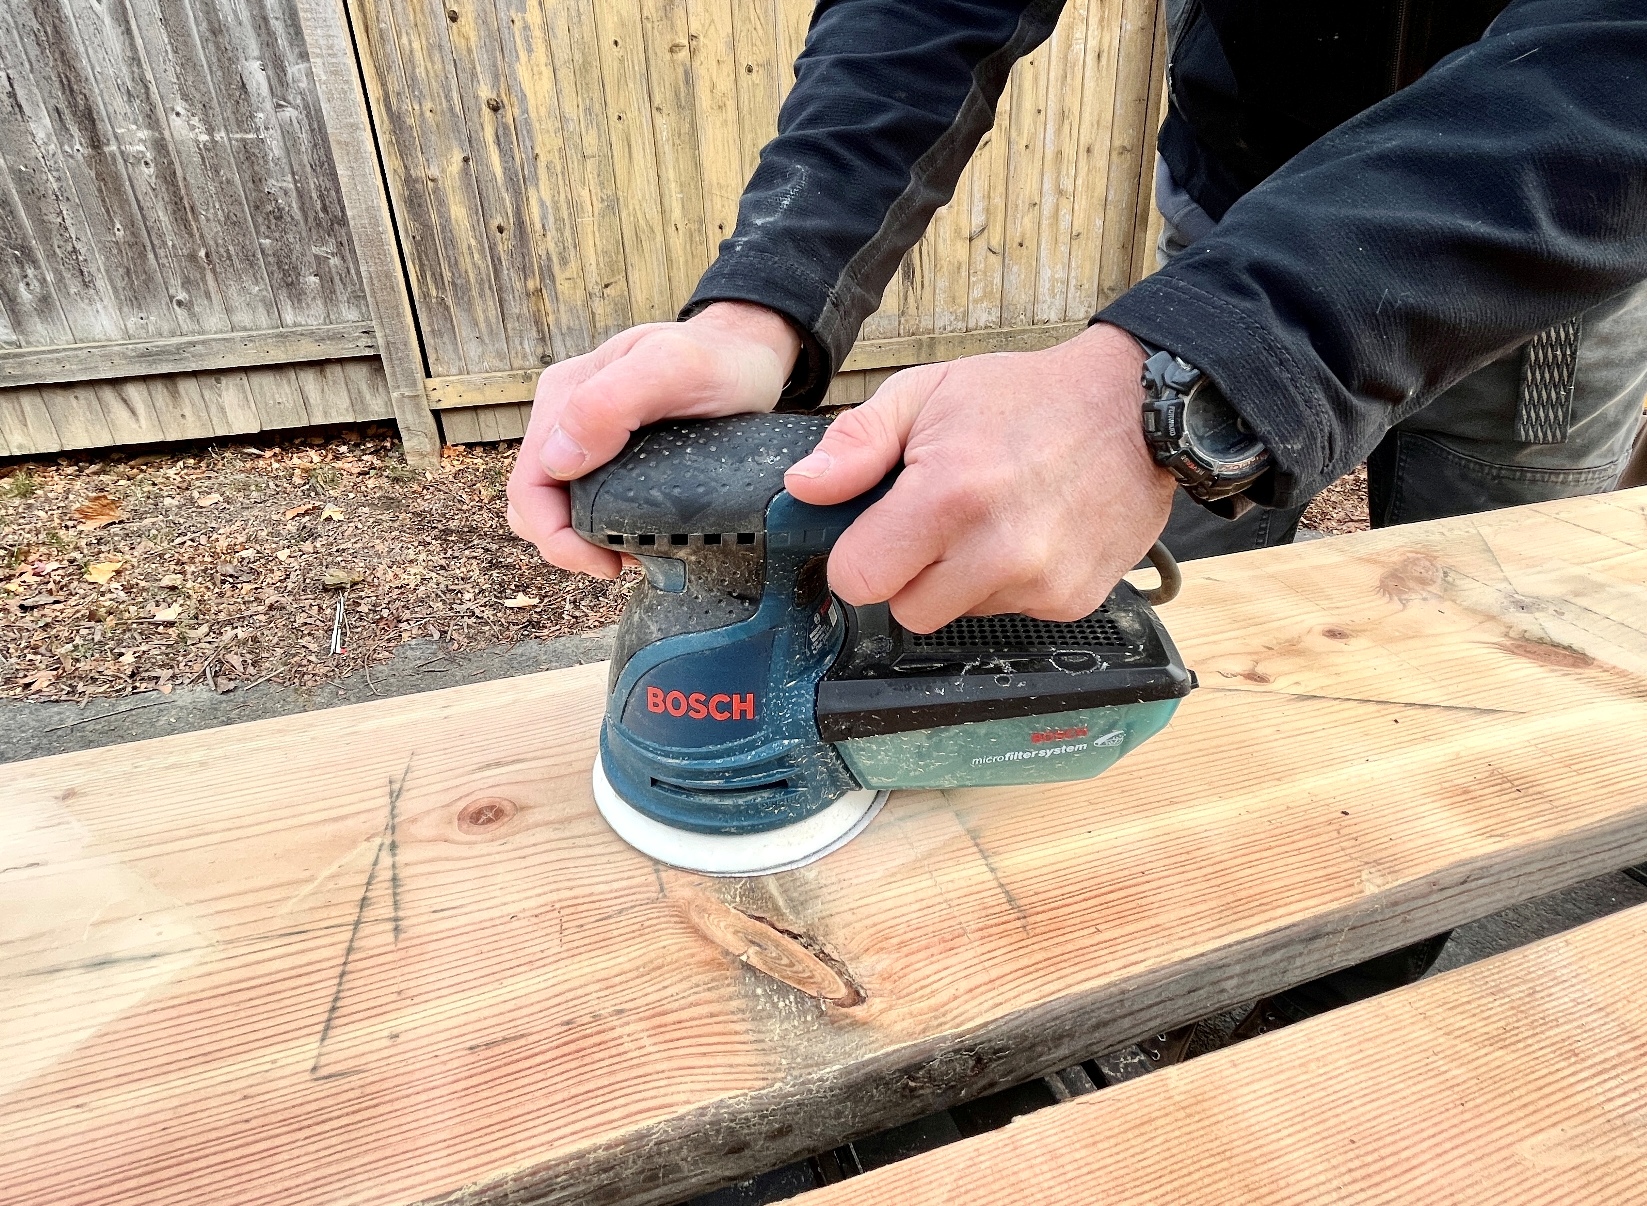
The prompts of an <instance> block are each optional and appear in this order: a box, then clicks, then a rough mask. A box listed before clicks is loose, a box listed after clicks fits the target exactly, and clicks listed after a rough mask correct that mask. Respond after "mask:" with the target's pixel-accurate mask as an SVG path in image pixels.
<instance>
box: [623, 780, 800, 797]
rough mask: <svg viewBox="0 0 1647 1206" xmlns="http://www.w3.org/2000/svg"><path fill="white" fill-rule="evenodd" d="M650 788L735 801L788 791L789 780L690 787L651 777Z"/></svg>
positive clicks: (670, 792) (674, 794)
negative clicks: (727, 785) (733, 785)
mask: <svg viewBox="0 0 1647 1206" xmlns="http://www.w3.org/2000/svg"><path fill="white" fill-rule="evenodd" d="M652 788H653V790H654V791H662V792H668V793H669V794H670V795H673V796H680V797H681V798H682V799H686V800H690V799H693V798H697V799H702V798H704V797H706V796H707V797H717V798H719V799H722V800H728V801H736V800H739V799H742V798H744V797H746V796H748V797H753V796H764V795H766V794H768V793H769V792H774V791H788V790H789V780H788V779H773V780H772V781H771V782H770V783H745V784H741V785H739V786H737V787H715V786H714V785H712V784H708V783H694V784H692V786H690V787H682V786H681V785H680V784H678V783H670V782H667V781H666V780H663V779H653V780H652Z"/></svg>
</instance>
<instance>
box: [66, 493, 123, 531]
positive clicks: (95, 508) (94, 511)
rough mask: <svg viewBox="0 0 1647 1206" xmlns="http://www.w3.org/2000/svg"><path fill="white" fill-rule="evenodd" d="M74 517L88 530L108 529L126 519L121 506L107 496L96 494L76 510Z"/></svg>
mask: <svg viewBox="0 0 1647 1206" xmlns="http://www.w3.org/2000/svg"><path fill="white" fill-rule="evenodd" d="M74 517H75V518H76V519H78V520H79V521H80V522H81V524H82V525H83V526H84V527H86V528H94V529H95V528H101V527H106V526H107V525H109V524H111V523H119V522H120V521H121V520H122V519H125V518H126V513H125V512H124V511H122V510H121V509H120V504H119V503H117V502H115V501H114V499H112V498H110V497H109V496H108V495H107V494H94V495H92V496H91V497H90V498H88V499H87V500H86V501H85V502H83V503H81V504H80V505H79V506H78V507H76V508H75V509H74Z"/></svg>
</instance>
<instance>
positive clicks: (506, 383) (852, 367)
mask: <svg viewBox="0 0 1647 1206" xmlns="http://www.w3.org/2000/svg"><path fill="white" fill-rule="evenodd" d="M1085 329H1086V323H1085V322H1061V323H1049V324H1047V325H1046V326H1039V327H1016V328H1012V329H1009V330H1001V329H999V328H997V329H994V330H989V329H986V330H982V331H952V332H947V333H945V334H942V335H900V336H896V337H894V338H892V339H866V340H860V341H859V342H858V343H857V344H856V345H854V347H853V349H852V351H851V352H850V353H849V354H848V355H847V358H846V362H845V364H844V365H843V366H842V371H843V372H856V371H861V370H863V369H878V368H902V367H905V366H907V365H911V364H931V363H933V362H934V361H938V360H954V359H955V358H956V357H958V356H975V355H977V354H978V353H980V352H1032V351H1036V350H1038V349H1040V348H1049V347H1051V346H1052V345H1053V344H1056V343H1062V342H1063V341H1064V340H1066V339H1070V338H1073V337H1074V336H1076V335H1079V334H1080V333H1081V332H1082V331H1083V330H1085ZM540 375H541V370H539V369H520V370H515V371H510V372H507V373H476V374H472V375H468V376H459V377H431V378H429V380H428V381H426V382H425V383H424V385H425V389H426V390H427V392H428V398H429V406H430V407H431V408H432V409H435V410H443V409H446V408H448V407H454V406H488V405H495V404H497V403H500V402H528V401H530V400H531V398H532V395H533V391H534V390H535V389H536V388H537V383H538V377H539V376H540Z"/></svg>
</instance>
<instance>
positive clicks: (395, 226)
mask: <svg viewBox="0 0 1647 1206" xmlns="http://www.w3.org/2000/svg"><path fill="white" fill-rule="evenodd" d="M809 14H810V4H809V3H808V0H439V2H437V0H349V7H348V9H347V11H345V9H344V8H343V6H342V5H341V4H340V3H339V0H131V2H130V3H129V4H126V5H110V4H103V3H98V2H97V0H30V2H29V3H27V4H23V5H8V6H4V12H0V71H3V73H4V76H5V82H6V84H7V88H8V103H7V104H6V105H5V106H4V107H3V111H0V245H3V249H4V252H5V257H6V263H5V265H4V270H3V271H0V454H6V453H10V454H20V453H35V452H44V451H53V450H56V449H60V448H73V447H88V446H99V445H107V444H127V443H140V442H149V441H155V440H173V439H186V438H198V437H203V436H212V435H230V434H235V433H243V432H252V431H257V430H261V429H264V428H271V427H295V426H304V425H308V424H316V423H333V422H347V421H358V420H366V419H381V418H388V417H394V418H395V419H397V421H398V422H399V423H400V425H401V428H402V431H403V433H404V434H406V435H407V443H408V451H409V453H411V454H412V455H413V456H414V457H417V456H428V455H432V453H433V452H434V450H435V448H436V444H437V441H438V439H439V438H441V435H440V433H439V432H437V430H436V427H435V422H434V420H433V418H432V417H431V416H432V413H433V414H439V416H440V423H441V428H442V429H443V433H444V438H445V439H446V440H448V441H452V442H463V441H472V440H490V439H504V438H510V437H514V436H518V435H520V434H521V433H522V431H523V430H524V424H525V418H526V414H527V411H528V409H529V408H528V407H527V406H526V405H525V404H524V403H525V401H526V400H527V399H529V398H530V397H531V392H532V385H533V383H534V382H535V379H536V376H537V374H538V372H539V371H541V369H542V366H543V365H545V364H548V363H551V362H553V361H556V360H560V359H564V358H566V357H568V356H573V355H577V354H579V353H581V352H584V351H587V350H588V349H590V348H591V347H593V346H595V345H596V344H597V343H599V342H600V341H601V340H602V339H604V338H605V337H606V336H608V335H610V334H612V333H614V332H615V331H618V330H621V329H622V328H624V327H626V326H628V325H630V324H631V323H635V322H644V321H649V320H654V319H665V318H669V317H671V316H673V315H674V313H675V312H676V310H677V309H678V307H679V306H680V304H681V302H682V301H683V300H684V299H685V298H686V296H687V295H688V294H689V293H690V292H691V289H692V287H693V285H694V283H695V282H696V280H697V278H698V275H699V274H700V273H701V272H702V270H703V269H704V267H705V266H706V265H707V264H708V263H709V262H710V260H711V259H712V258H713V256H714V253H715V248H716V246H717V244H718V243H719V242H720V240H721V239H722V238H723V237H725V235H726V234H727V233H728V232H729V231H730V230H731V228H732V224H733V221H734V218H735V215H736V209H737V197H738V194H739V192H740V190H741V188H742V185H743V182H744V180H745V179H746V178H747V176H748V174H749V172H750V171H751V170H752V168H753V166H754V164H755V162H756V159H757V157H758V155H759V151H760V148H761V146H762V144H763V143H764V142H765V141H766V140H767V139H768V138H769V137H770V135H771V133H772V132H773V130H774V128H775V124H776V118H777V110H778V105H779V104H780V102H781V100H782V97H783V94H784V92H785V91H786V90H787V87H788V86H789V84H790V83H791V82H792V80H793V74H792V71H791V69H790V65H791V64H792V63H793V61H794V59H795V56H796V55H797V54H798V53H799V51H800V49H801V46H802V43H803V41H804V37H805V32H806V26H807V21H808V19H809ZM1163 59H1164V52H1163V49H1162V39H1161V30H1160V29H1159V27H1158V22H1157V20H1156V12H1155V5H1154V0H1071V3H1070V4H1069V5H1068V7H1067V9H1066V11H1065V13H1064V15H1063V18H1062V19H1061V21H1060V23H1059V26H1058V29H1057V32H1056V33H1055V34H1054V36H1053V38H1052V39H1051V40H1050V41H1049V42H1048V43H1047V44H1046V45H1044V46H1042V47H1040V48H1039V49H1038V50H1037V51H1036V52H1035V53H1034V54H1033V55H1031V56H1030V57H1029V58H1028V59H1026V60H1025V61H1024V62H1022V63H1020V64H1019V66H1018V67H1017V68H1016V70H1015V71H1014V72H1013V77H1012V81H1011V83H1010V85H1009V88H1008V92H1007V95H1006V96H1005V97H1004V98H1003V102H1002V104H1001V107H1000V113H999V117H998V120H997V122H996V125H995V128H994V130H993V132H992V133H991V134H990V135H989V136H988V138H987V139H986V140H985V142H984V144H983V145H982V147H980V149H979V152H978V154H977V156H976V157H975V158H974V160H973V162H972V164H971V165H970V166H969V167H968V169H967V171H966V173H965V174H964V175H963V177H962V179H961V182H960V185H959V188H958V189H957V192H956V195H955V199H954V200H953V201H952V202H951V203H950V204H949V205H947V206H945V207H944V208H943V209H942V210H940V211H939V213H938V214H937V216H936V218H935V219H934V221H933V223H932V226H931V228H930V229H929V230H928V232H927V234H926V236H925V237H924V238H923V239H922V240H921V242H920V244H919V245H918V246H917V247H916V248H914V249H913V250H912V251H911V252H910V254H909V256H908V257H907V258H906V259H905V261H904V263H903V265H902V268H901V271H900V272H899V273H898V275H897V276H896V277H895V278H894V280H893V282H892V284H891V286H890V287H889V288H888V290H887V293H886V296H885V300H884V304H883V306H882V308H881V310H880V311H879V312H878V313H877V314H876V315H875V316H874V317H872V318H871V319H870V320H869V322H868V323H867V324H866V326H865V328H864V331H863V334H862V337H861V339H860V341H859V343H858V345H857V347H856V348H855V349H854V351H853V353H852V355H851V357H850V359H849V360H848V361H847V365H846V367H847V369H848V370H851V371H848V372H846V373H844V374H843V375H842V376H841V377H840V378H839V379H838V380H837V382H836V384H835V386H834V389H833V391H832V394H833V397H834V398H835V400H837V401H853V400H859V399H861V398H862V397H863V396H865V392H866V391H867V390H870V389H872V388H873V386H874V385H875V384H876V383H877V382H878V380H879V379H880V378H881V377H884V376H885V375H886V374H887V373H888V372H890V371H892V370H893V369H895V368H897V367H899V366H902V365H907V364H917V363H924V362H928V361H932V360H939V359H947V358H951V357H954V356H958V355H965V354H969V353H973V352H979V351H988V350H995V349H1003V348H1029V347H1040V346H1046V345H1048V344H1051V343H1054V342H1057V341H1058V340H1060V339H1063V338H1067V337H1068V336H1069V335H1071V334H1073V333H1074V332H1075V331H1076V330H1078V329H1079V328H1080V326H1081V325H1082V324H1083V323H1084V322H1085V320H1086V318H1087V316H1088V315H1090V314H1091V313H1092V311H1093V310H1094V309H1095V308H1097V307H1098V306H1099V305H1100V304H1101V303H1102V302H1103V301H1105V300H1107V299H1108V298H1110V297H1112V296H1114V295H1115V294H1116V293H1117V292H1119V291H1120V290H1121V289H1123V288H1125V287H1126V285H1127V284H1128V283H1130V282H1131V281H1132V280H1134V279H1136V277H1137V276H1138V275H1140V274H1141V273H1142V271H1143V270H1144V267H1145V263H1146V248H1147V247H1148V246H1149V244H1150V241H1151V238H1152V236H1153V229H1152V226H1151V224H1150V223H1149V221H1148V218H1149V216H1150V215H1151V214H1152V213H1153V207H1152V206H1151V205H1150V201H1149V179H1150V169H1151V165H1152V162H1153V153H1152V150H1151V143H1152V135H1153V131H1154V128H1155V125H1156V122H1157V118H1158V115H1159V111H1160V105H1161V102H1162V98H1161V88H1160V81H1161V79H1162V76H1163V72H1164V62H1163ZM338 164H342V165H344V170H343V171H341V172H339V171H338V169H337V165H338Z"/></svg>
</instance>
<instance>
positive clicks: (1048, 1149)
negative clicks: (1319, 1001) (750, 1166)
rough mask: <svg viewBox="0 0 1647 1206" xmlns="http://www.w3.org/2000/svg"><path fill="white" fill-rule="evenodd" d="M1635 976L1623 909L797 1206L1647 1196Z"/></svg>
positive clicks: (1506, 1205) (1637, 927)
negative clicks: (1130, 1154)
mask: <svg viewBox="0 0 1647 1206" xmlns="http://www.w3.org/2000/svg"><path fill="white" fill-rule="evenodd" d="M1643 983H1647V905H1637V906H1636V907H1635V908H1633V909H1627V910H1625V911H1624V912H1621V913H1618V914H1615V915H1614V916H1612V917H1606V918H1603V919H1602V920H1600V921H1593V922H1590V923H1589V924H1588V925H1584V926H1580V927H1579V928H1578V929H1576V930H1571V931H1569V932H1567V933H1565V934H1559V935H1557V936H1555V937H1553V938H1546V939H1544V940H1543V941H1541V942H1535V943H1533V944H1532V945H1530V946H1525V947H1522V948H1520V949H1518V950H1514V951H1509V952H1506V953H1505V954H1502V955H1499V956H1497V957H1495V958H1492V959H1488V960H1486V961H1484V962H1482V963H1476V964H1472V965H1470V966H1468V967H1462V968H1459V969H1458V970H1456V971H1453V972H1449V973H1447V974H1446V975H1443V976H1438V977H1436V978H1435V979H1433V980H1425V981H1423V982H1421V983H1419V984H1415V985H1411V986H1409V987H1407V988H1404V989H1401V990H1399V991H1396V992H1392V993H1388V994H1385V995H1384V996H1381V997H1376V998H1374V999H1372V1000H1368V1001H1363V1002H1361V1003H1359V1004H1357V1005H1353V1006H1350V1007H1347V1008H1345V1009H1342V1010H1339V1011H1337V1012H1336V1013H1332V1014H1328V1015H1326V1016H1324V1017H1320V1018H1314V1019H1312V1020H1310V1021H1309V1022H1306V1023H1303V1024H1300V1025H1298V1026H1295V1027H1291V1028H1289V1029H1286V1030H1282V1031H1279V1032H1277V1033H1276V1034H1273V1035H1266V1036H1264V1037H1263V1038H1262V1039H1258V1040H1255V1041H1253V1042H1250V1043H1245V1044H1242V1045H1240V1046H1238V1047H1234V1048H1228V1049H1226V1050H1224V1051H1219V1052H1215V1053H1213V1054H1212V1055H1209V1056H1206V1057H1204V1058H1202V1059H1197V1060H1193V1061H1191V1062H1190V1063H1187V1064H1181V1065H1179V1066H1178V1067H1175V1068H1169V1069H1167V1070H1166V1071H1165V1072H1163V1073H1162V1074H1160V1075H1158V1076H1149V1077H1145V1078H1143V1079H1140V1080H1136V1081H1129V1082H1128V1083H1126V1084H1124V1085H1118V1086H1116V1087H1114V1088H1113V1089H1109V1090H1106V1091H1104V1092H1102V1093H1098V1094H1095V1095H1092V1096H1088V1097H1081V1098H1076V1099H1075V1100H1073V1101H1070V1102H1067V1103H1065V1104H1064V1105H1060V1106H1056V1107H1054V1108H1052V1109H1050V1110H1046V1111H1043V1112H1041V1113H1038V1114H1033V1115H1031V1116H1029V1117H1027V1118H1023V1119H1020V1120H1018V1121H1016V1122H1014V1123H1013V1124H1012V1125H1011V1126H1009V1127H1007V1128H1005V1129H1004V1130H1000V1131H995V1132H992V1133H990V1134H988V1135H981V1136H979V1137H977V1138H976V1139H972V1140H969V1141H967V1142H964V1143H958V1144H955V1145H953V1146H951V1147H946V1148H942V1149H940V1150H938V1151H935V1152H931V1153H928V1154H926V1155H923V1156H919V1157H917V1158H915V1159H913V1160H908V1161H905V1162H903V1163H900V1164H894V1165H889V1166H887V1167H885V1168H882V1169H878V1170H876V1171H875V1172H872V1173H870V1174H869V1175H868V1176H865V1177H859V1178H854V1179H853V1180H851V1181H848V1182H844V1183H841V1184H838V1185H834V1186H831V1187H830V1188H828V1189H824V1190H819V1191H818V1192H816V1193H810V1194H804V1195H802V1196H801V1197H800V1198H798V1199H796V1206H829V1204H830V1203H834V1202H852V1203H854V1204H855V1206H1035V1204H1037V1203H1048V1204H1051V1203H1057V1204H1058V1206H1081V1204H1082V1203H1093V1204H1094V1206H1096V1204H1097V1203H1100V1202H1101V1203H1103V1206H1145V1204H1146V1203H1148V1204H1153V1206H1175V1204H1177V1203H1181V1202H1198V1203H1203V1202H1204V1203H1214V1202H1241V1203H1248V1204H1250V1206H1303V1204H1305V1203H1327V1202H1330V1203H1333V1204H1334V1206H1349V1204H1353V1203H1363V1202H1365V1203H1372V1202H1446V1203H1449V1204H1450V1206H1475V1204H1479V1206H1518V1204H1521V1203H1555V1202H1641V1201H1647V993H1643V992H1642V991H1641V986H1642V984H1643ZM1141 1148H1147V1150H1148V1151H1149V1153H1150V1154H1149V1158H1148V1159H1136V1160H1126V1159H1121V1160H1117V1159H1113V1158H1111V1157H1112V1156H1113V1155H1114V1153H1116V1152H1121V1151H1127V1150H1133V1151H1138V1150H1140V1149H1141ZM1095 1166H1101V1168H1102V1172H1101V1173H1097V1174H1095V1172H1094V1168H1095Z"/></svg>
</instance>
